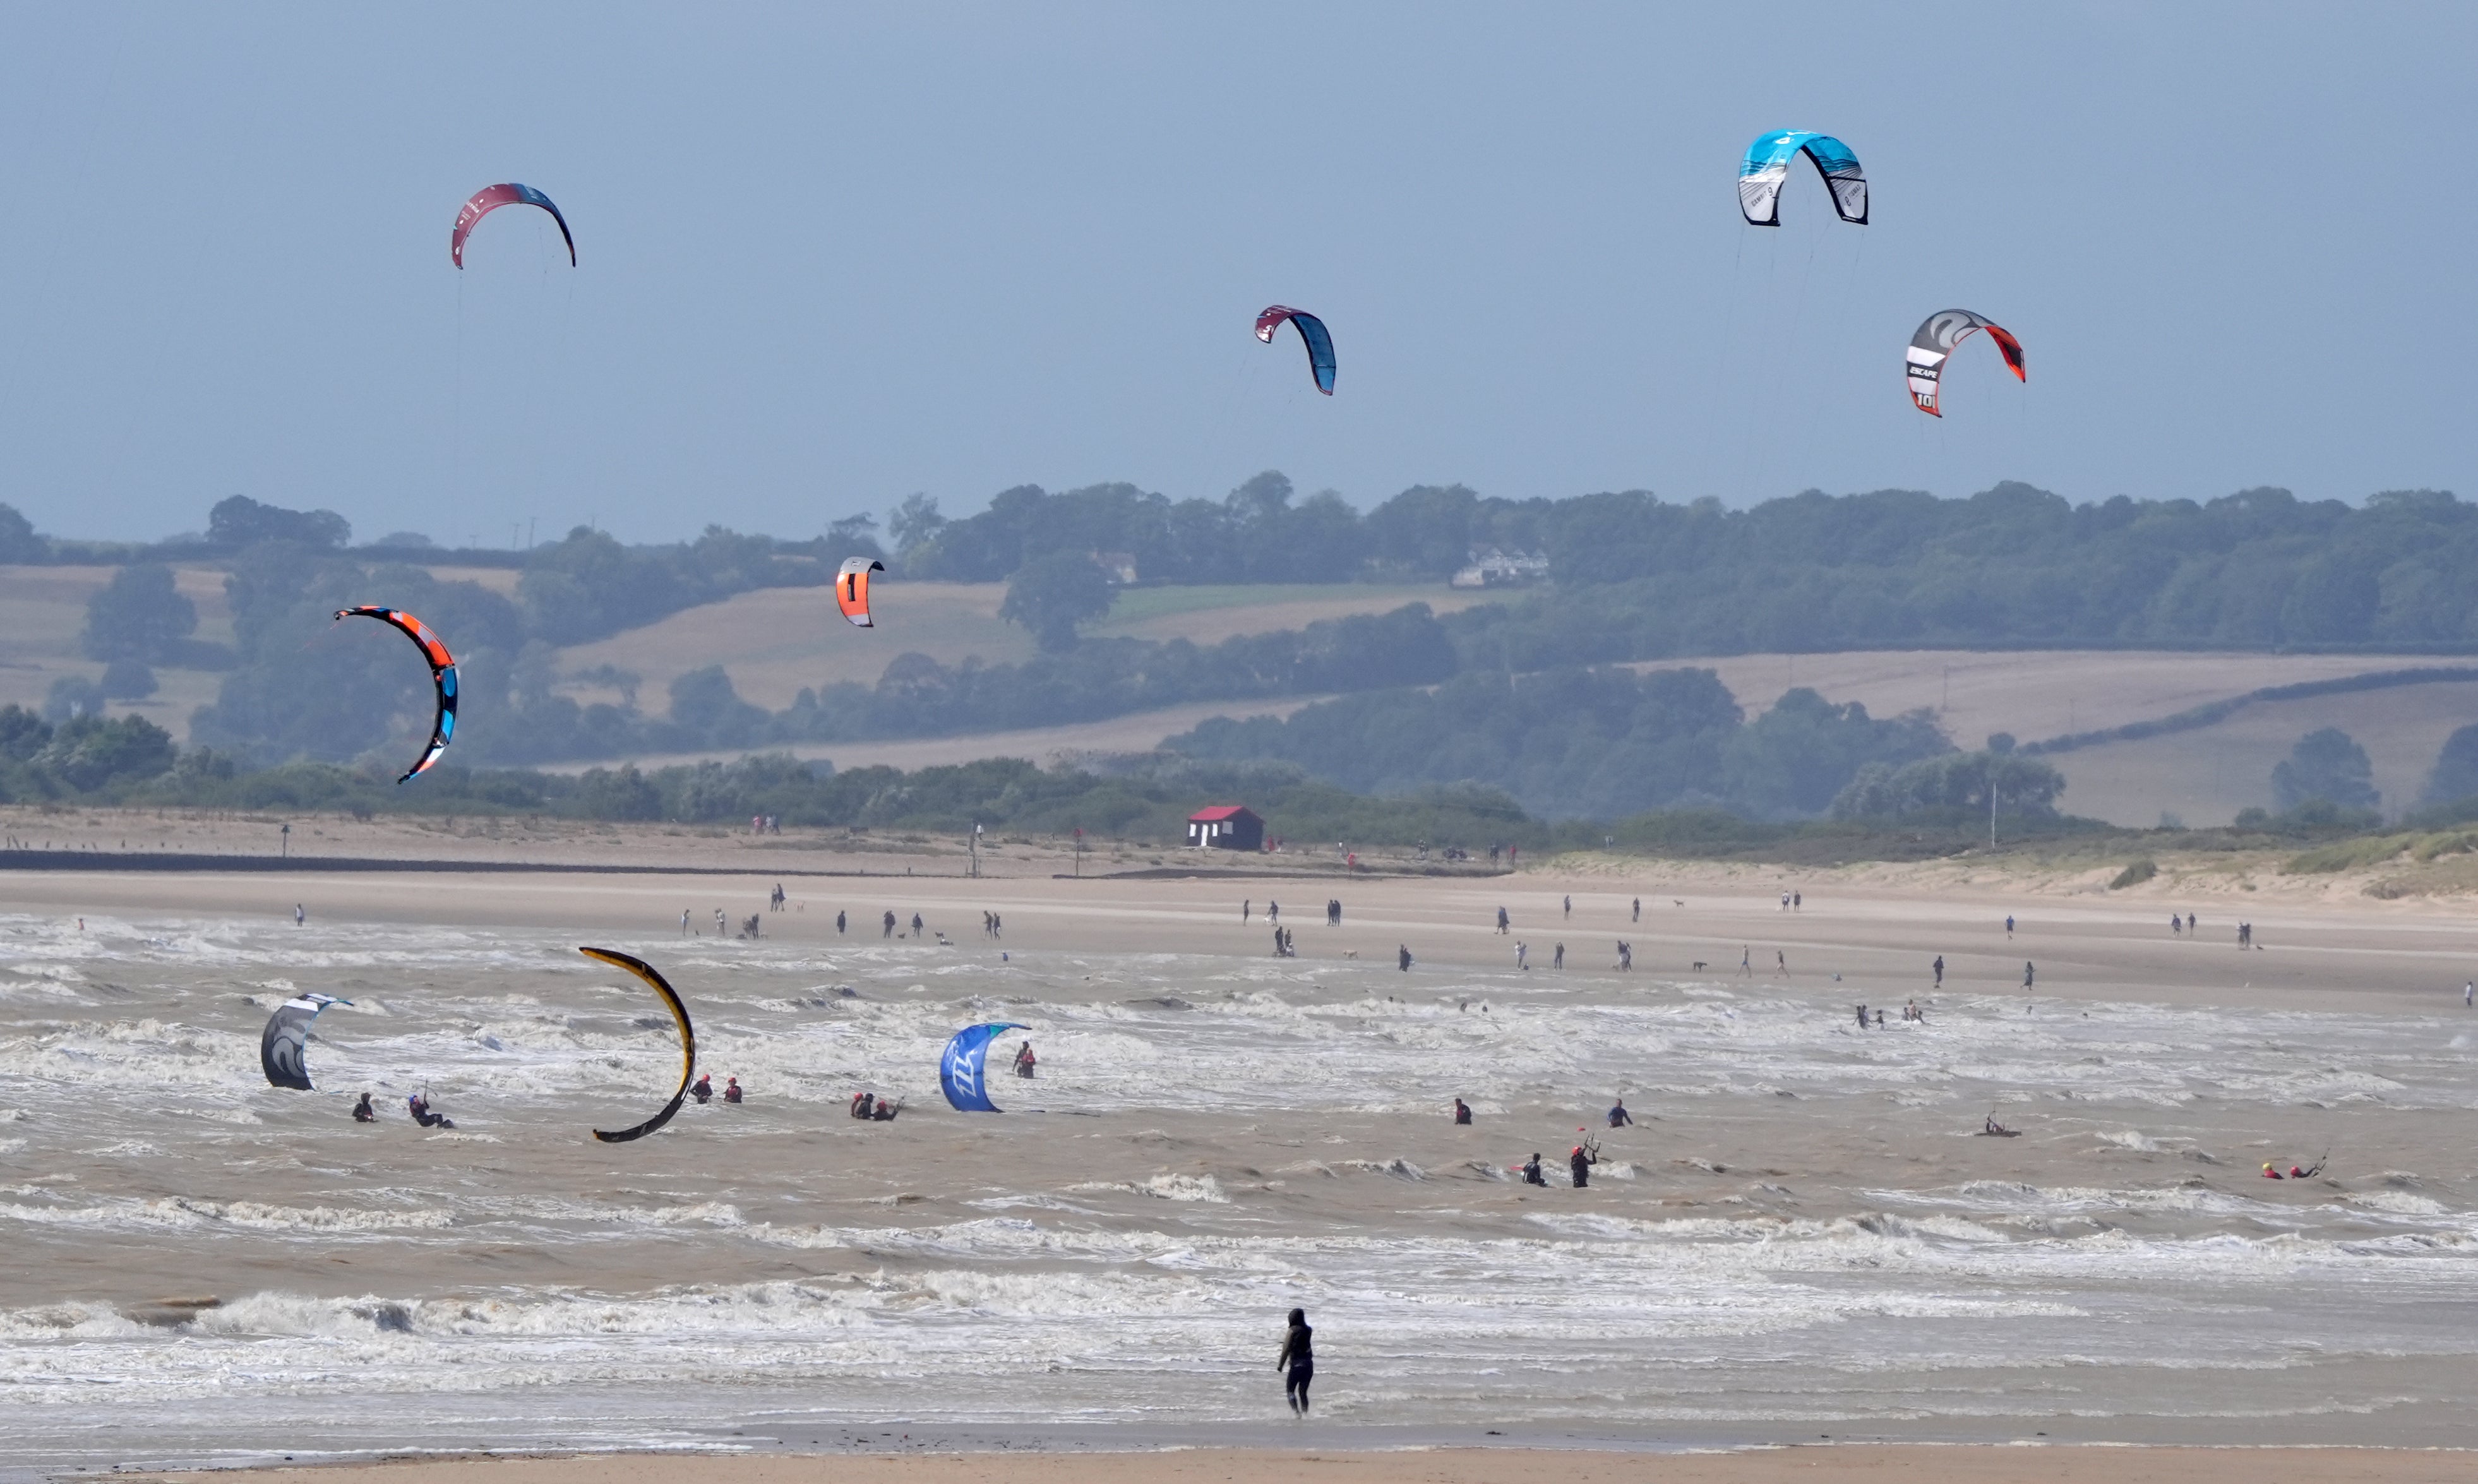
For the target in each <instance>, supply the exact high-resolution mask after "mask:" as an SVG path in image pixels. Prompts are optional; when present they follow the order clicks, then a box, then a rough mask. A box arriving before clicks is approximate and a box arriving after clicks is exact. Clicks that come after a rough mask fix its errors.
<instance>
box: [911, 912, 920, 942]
mask: <svg viewBox="0 0 2478 1484" xmlns="http://www.w3.org/2000/svg"><path fill="white" fill-rule="evenodd" d="M912 936H913V937H915V938H918V937H920V936H921V914H919V913H917V912H916V913H914V914H913V915H912Z"/></svg>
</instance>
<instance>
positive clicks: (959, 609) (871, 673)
mask: <svg viewBox="0 0 2478 1484" xmlns="http://www.w3.org/2000/svg"><path fill="white" fill-rule="evenodd" d="M1479 596H1480V595H1479V593H1477V592H1461V591H1454V589H1451V588H1447V587H1444V586H1442V585H1438V586H1424V587H1374V586H1362V585H1358V584H1349V585H1335V584H1328V585H1324V586H1295V587H1282V586H1256V587H1199V588H1135V589H1130V590H1128V591H1125V592H1122V593H1121V594H1120V595H1119V606H1118V607H1117V608H1116V609H1114V610H1113V611H1112V613H1111V616H1110V617H1109V618H1107V619H1106V620H1104V621H1102V622H1100V623H1098V624H1094V625H1092V626H1091V627H1089V628H1088V629H1087V630H1086V631H1085V632H1087V633H1088V634H1092V635H1094V636H1096V637H1100V638H1119V637H1125V638H1132V639H1156V640H1167V639H1187V640H1192V641H1197V642H1200V643H1204V642H1211V641H1218V640H1223V639H1227V638H1229V637H1230V636H1232V635H1234V634H1262V633H1267V632H1270V631H1272V630H1276V629H1295V628H1299V627H1301V626H1302V625H1303V624H1307V623H1312V622H1314V621H1316V620H1317V619H1320V618H1339V617H1345V616H1349V615H1352V614H1378V613H1386V612H1389V611H1391V610H1393V609H1397V608H1400V607H1402V606H1403V604H1405V603H1427V604H1428V605H1429V607H1430V608H1433V609H1435V610H1436V611H1437V612H1439V613H1446V612H1450V611H1452V610H1454V609H1458V608H1467V607H1469V606H1471V605H1472V604H1473V603H1475V602H1478V601H1479ZM1005 600H1006V585H1005V584H1003V583H946V582H924V583H901V582H889V583H884V584H881V585H880V586H878V587H877V588H876V589H874V590H873V591H872V593H871V604H870V606H871V609H872V613H873V614H874V615H875V616H876V618H877V627H876V628H874V629H856V628H853V627H852V626H851V625H849V624H847V623H846V622H844V620H843V618H842V617H841V616H839V615H837V614H836V612H835V606H834V599H833V596H832V594H830V593H829V592H827V591H825V590H824V589H822V588H767V589H761V590H759V591H754V592H744V593H741V594H740V595H739V596H737V597H733V598H729V599H727V600H725V601H723V602H721V603H709V604H707V605H706V606H704V607H702V608H692V609H689V610H688V611H686V612H684V613H677V614H673V615H672V616H670V617H668V618H665V619H663V620H662V621H661V622H659V623H649V624H646V625H645V627H643V628H639V629H631V630H629V631H628V632H626V633H624V634H618V635H614V636H613V637H611V638H609V639H605V640H598V641H594V642H593V643H590V644H577V645H572V646H570V647H569V648H567V649H564V650H562V651H560V657H559V660H560V669H561V671H562V673H564V674H569V675H574V674H576V673H577V672H579V671H581V670H592V669H595V668H597V667H601V666H604V665H609V666H614V667H618V668H620V669H624V670H632V671H634V672H636V674H638V675H639V676H640V677H642V679H641V683H640V686H639V690H638V697H637V703H638V704H639V705H640V706H642V707H644V708H645V709H646V710H647V711H655V712H659V711H661V710H662V709H663V707H664V705H665V704H666V702H665V699H664V697H665V695H666V693H667V691H668V688H669V687H670V683H671V681H672V680H673V679H674V678H676V677H678V676H679V675H681V674H684V673H686V672H687V671H689V670H693V669H698V668H702V667H705V666H708V665H721V667H723V668H724V670H725V671H727V672H728V673H729V674H730V676H731V681H732V684H733V685H734V686H735V687H737V688H738V690H739V692H740V693H741V695H742V696H743V697H744V698H746V699H747V700H751V701H754V702H756V703H757V704H758V705H760V706H763V707H766V708H767V709H768V710H770V711H780V710H782V709H783V708H784V707H786V706H789V705H790V704H792V698H793V697H794V696H795V695H797V694H798V693H799V691H800V688H801V687H803V686H826V685H831V684H833V683H835V682H837V681H845V680H848V681H857V682H860V683H862V684H873V683H874V682H875V681H876V680H877V677H878V676H879V675H880V674H882V673H884V671H885V669H886V666H887V662H888V661H890V660H893V659H894V658H895V657H896V656H897V655H898V654H903V653H906V652H918V653H921V654H925V655H927V656H929V657H930V658H931V659H933V660H936V661H938V662H939V663H940V664H942V665H956V664H960V663H961V662H962V661H963V660H964V659H965V658H966V657H967V656H971V655H978V656H980V657H981V659H982V660H983V661H985V662H987V663H989V664H992V665H998V664H1004V663H1008V662H1013V661H1021V660H1026V659H1029V658H1031V657H1032V655H1033V652H1034V650H1033V643H1032V636H1031V635H1029V634H1027V633H1025V632H1024V630H1023V629H1020V628H1017V627H1016V626H1015V625H1013V624H1010V623H1005V622H1002V621H1001V620H1000V619H999V604H1000V603H1002V602H1004V601H1005ZM566 689H567V690H568V692H569V694H571V695H574V696H575V697H576V698H577V699H578V700H579V701H582V702H588V703H591V702H593V701H598V700H614V701H616V700H618V699H619V695H618V693H617V692H614V691H612V690H610V689H608V688H596V687H593V686H588V685H581V684H570V685H569V687H567V688H566Z"/></svg>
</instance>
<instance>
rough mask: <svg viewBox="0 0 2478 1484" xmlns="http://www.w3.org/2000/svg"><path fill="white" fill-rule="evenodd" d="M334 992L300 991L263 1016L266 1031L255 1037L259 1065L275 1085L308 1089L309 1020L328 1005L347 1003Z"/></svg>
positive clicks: (301, 1089) (347, 1003)
mask: <svg viewBox="0 0 2478 1484" xmlns="http://www.w3.org/2000/svg"><path fill="white" fill-rule="evenodd" d="M351 1003H352V1001H351V1000H349V999H338V998H337V997H336V996H335V995H333V994H303V995H301V996H299V997H298V998H294V999H288V1000H286V1001H285V1002H284V1003H283V1004H280V1005H278V1006H276V1007H275V1014H273V1015H271V1016H268V1017H267V1018H266V1034H264V1035H262V1036H260V1037H259V1038H258V1060H259V1065H260V1066H262V1067H264V1068H266V1080H267V1081H268V1082H270V1083H272V1084H274V1085H275V1086H277V1087H289V1088H291V1089H293V1090H294V1091H296V1092H302V1093H307V1092H310V1091H311V1090H312V1089H311V1087H310V1063H309V1052H310V1022H311V1021H313V1020H316V1019H318V1012H319V1011H321V1010H324V1009H326V1008H327V1007H328V1006H329V1005H349V1004H351Z"/></svg>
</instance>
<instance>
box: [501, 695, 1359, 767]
mask: <svg viewBox="0 0 2478 1484" xmlns="http://www.w3.org/2000/svg"><path fill="white" fill-rule="evenodd" d="M1325 699H1327V697H1325V696H1322V695H1293V696H1283V697H1280V698H1278V699H1267V700H1257V701H1192V702H1190V703H1188V704H1187V705H1184V706H1165V707H1163V708H1162V709H1161V710H1159V711H1140V712H1136V713H1134V714H1132V715H1130V716H1125V717H1108V718H1107V719H1105V720H1100V721H1071V722H1068V723H1066V724H1064V725H1061V726H1045V727H1031V728H1026V729H1024V730H1022V731H1014V732H976V733H974V734H973V735H971V736H969V737H923V738H898V739H893V740H890V741H885V742H799V743H794V744H790V745H785V746H777V747H770V748H768V749H767V750H768V751H770V752H788V753H790V754H792V755H793V756H794V757H797V758H802V759H809V760H815V759H820V758H822V759H825V760H826V761H828V762H831V763H832V764H834V765H835V767H901V768H915V767H948V766H950V765H952V764H957V763H974V762H978V761H979V760H981V759H983V758H1024V759H1028V760H1030V761H1032V762H1035V763H1039V764H1041V765H1042V766H1043V767H1049V766H1050V765H1052V764H1054V763H1057V762H1061V761H1064V760H1067V759H1070V758H1073V757H1074V756H1075V754H1077V753H1086V752H1150V751H1151V750H1152V749H1153V748H1155V747H1158V746H1160V745H1161V741H1162V739H1163V738H1165V737H1176V736H1177V735H1178V734H1179V733H1181V732H1185V731H1189V730H1192V729H1193V728H1194V727H1195V726H1196V724H1197V723H1198V722H1200V721H1201V720H1203V719H1204V718H1206V717H1287V716H1289V715H1290V714H1291V713H1292V712H1295V711H1297V710H1299V709H1300V708H1301V707H1302V706H1305V705H1308V704H1310V703H1312V702H1315V701H1321V700H1325ZM738 756H740V753H739V752H737V751H734V752H694V753H682V754H677V755H672V756H661V757H641V758H633V759H631V760H630V761H631V762H634V763H635V764H636V765H637V766H638V767H665V766H668V765H670V764H673V763H701V762H706V761H708V760H712V761H715V762H728V761H730V760H731V759H733V758H736V757H738ZM607 766H609V765H607V764H598V763H562V764H555V765H552V766H551V767H548V768H546V769H545V771H548V772H557V773H581V772H584V771H585V770H586V769H587V768H589V767H607Z"/></svg>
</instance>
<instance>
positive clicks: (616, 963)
mask: <svg viewBox="0 0 2478 1484" xmlns="http://www.w3.org/2000/svg"><path fill="white" fill-rule="evenodd" d="M576 951H577V952H579V953H582V954H584V955H585V956H586V957H587V958H590V959H594V960H595V961H597V962H599V963H604V964H609V965H611V966H612V967H614V968H624V969H626V970H628V972H630V973H632V974H635V975H636V976H637V977H638V978H640V979H643V980H645V982H646V983H647V984H649V985H652V986H653V988H654V993H655V994H660V995H661V996H663V1003H664V1004H666V1005H669V1006H670V1007H671V1018H672V1019H675V1020H677V1021H679V1022H680V1090H679V1091H678V1092H676V1093H673V1094H671V1100H670V1102H667V1103H665V1104H663V1111H662V1112H660V1113H657V1114H655V1115H654V1116H653V1117H652V1118H650V1119H646V1120H645V1122H643V1123H640V1124H638V1125H637V1126H636V1127H635V1128H623V1129H620V1131H618V1132H617V1133H605V1132H604V1131H603V1130H601V1129H598V1128H597V1129H595V1130H594V1138H596V1139H599V1140H601V1141H602V1142H603V1143H604V1144H626V1143H627V1142H628V1141H629V1140H631V1139H643V1138H645V1136H646V1135H647V1134H650V1133H652V1132H653V1131H654V1130H656V1129H658V1128H660V1127H662V1126H663V1125H664V1124H666V1123H669V1122H670V1120H671V1115H673V1114H675V1113H677V1112H679V1111H680V1104H681V1103H683V1102H686V1101H687V1100H688V1095H689V1079H690V1078H691V1077H694V1076H695V1075H696V1028H695V1026H693V1025H691V1024H689V1007H688V1006H686V1005H683V1004H681V1003H680V996H679V994H678V992H677V991H675V990H673V989H672V988H671V987H670V983H669V982H667V981H666V980H665V979H664V978H663V976H662V975H661V974H660V973H658V972H656V971H655V968H654V966H653V965H651V964H648V963H646V962H645V960H644V959H641V958H632V957H630V956H629V955H627V954H625V953H620V952H616V951H614V950H613V949H610V948H579V949H577V950H576Z"/></svg>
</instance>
